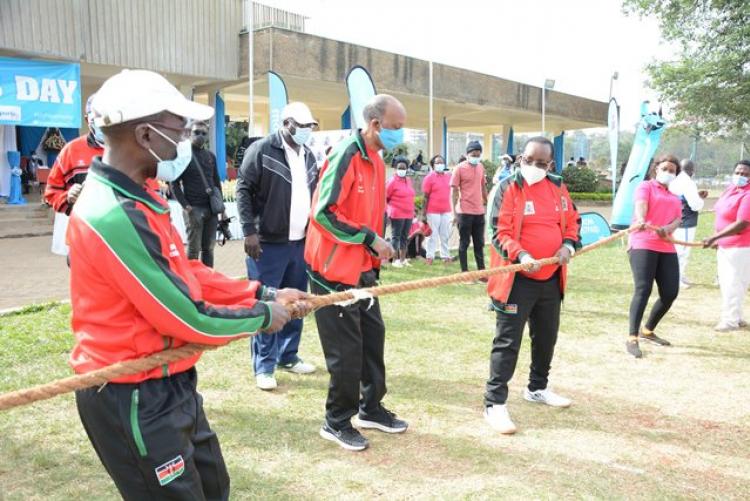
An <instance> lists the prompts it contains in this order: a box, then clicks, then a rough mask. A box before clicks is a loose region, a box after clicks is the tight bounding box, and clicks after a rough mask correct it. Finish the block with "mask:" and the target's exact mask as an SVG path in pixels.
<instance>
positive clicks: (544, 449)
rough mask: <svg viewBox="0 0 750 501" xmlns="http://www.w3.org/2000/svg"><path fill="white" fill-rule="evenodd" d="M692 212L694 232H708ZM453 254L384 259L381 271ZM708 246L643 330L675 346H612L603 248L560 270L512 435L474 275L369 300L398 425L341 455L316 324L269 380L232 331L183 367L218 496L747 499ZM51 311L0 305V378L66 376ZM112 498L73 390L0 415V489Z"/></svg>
mask: <svg viewBox="0 0 750 501" xmlns="http://www.w3.org/2000/svg"><path fill="white" fill-rule="evenodd" d="M709 223H710V221H709V218H707V217H704V218H703V220H702V227H701V229H700V230H699V231H698V235H699V236H704V235H707V234H708V233H709V229H708V228H709ZM455 271H457V266H456V265H451V266H444V265H442V264H440V265H434V266H432V267H427V266H425V265H423V264H418V265H415V266H414V267H412V268H408V269H402V270H387V271H386V272H385V273H384V283H393V282H399V281H404V280H412V279H417V278H423V277H426V276H437V275H440V274H444V273H448V272H455ZM714 274H715V257H714V253H713V251H703V250H694V251H693V259H692V261H691V263H690V267H689V275H690V277H691V278H692V280H693V281H694V282H696V284H697V285H695V286H694V287H693V288H691V289H689V290H686V291H683V292H681V294H680V297H679V298H678V300H677V302H676V304H675V306H674V307H673V309H672V311H671V312H670V313H669V314H668V315H667V317H666V318H665V320H664V322H663V323H662V325H661V326H660V327H659V329H658V333H659V335H661V336H664V337H666V338H667V339H670V340H671V341H672V342H673V343H674V346H673V347H671V348H659V347H651V346H645V347H644V350H645V358H643V359H641V360H635V359H633V358H632V357H630V356H628V355H627V354H626V353H625V347H624V341H625V338H626V335H627V308H628V304H629V301H630V294H631V292H632V283H631V278H630V270H629V267H628V264H627V255H626V253H625V250H624V248H623V247H622V246H620V245H619V244H615V245H612V246H610V247H608V248H605V249H602V250H599V251H595V252H593V253H591V254H589V255H584V256H581V257H580V258H577V259H576V260H574V262H573V263H572V265H571V283H570V288H569V291H568V294H567V296H566V298H565V303H564V307H563V314H562V327H561V332H560V339H559V342H558V345H557V353H556V355H555V360H554V362H553V368H552V375H551V384H552V385H553V387H554V388H555V389H556V390H558V391H559V392H560V393H562V394H563V395H566V396H569V397H571V398H573V400H574V405H573V406H572V407H571V408H570V409H566V410H558V409H551V408H546V407H541V406H538V405H535V404H531V403H528V402H525V401H524V400H523V399H522V397H521V395H520V394H521V391H522V389H523V386H524V383H525V381H526V378H527V370H528V364H529V346H528V339H525V340H524V345H523V347H522V352H521V357H520V360H519V363H518V369H517V372H516V377H515V379H514V380H513V382H512V383H511V395H510V398H509V401H508V405H509V409H510V412H511V415H512V416H513V418H514V420H515V422H516V424H517V425H518V427H519V433H518V434H517V435H515V436H511V437H506V436H500V435H497V434H495V433H493V432H492V431H491V430H490V429H489V427H488V426H486V425H485V423H484V421H483V419H482V415H481V412H482V395H483V391H484V382H485V379H486V377H487V372H488V357H489V350H490V345H491V341H492V337H493V328H494V318H493V314H491V313H490V312H488V311H487V303H488V300H487V296H486V293H485V291H484V288H483V287H481V286H478V285H462V286H448V287H444V288H440V289H433V290H425V291H420V292H413V293H407V294H401V295H397V296H395V295H394V296H389V297H385V298H383V299H382V305H383V315H384V317H385V322H386V326H387V330H388V333H387V341H386V365H387V369H388V387H389V392H388V395H387V396H386V398H385V403H386V405H387V406H388V407H389V408H391V409H393V410H395V411H396V412H397V413H398V414H399V416H401V417H403V418H405V419H407V420H408V421H409V423H410V428H409V430H408V432H407V433H406V434H404V435H401V436H389V435H385V434H381V433H378V432H375V431H368V432H367V433H366V435H367V436H368V438H369V439H370V441H371V447H370V449H369V450H367V451H365V452H362V453H351V452H347V451H344V450H343V449H340V448H338V447H337V446H335V445H334V444H332V443H330V442H326V441H323V440H322V439H320V438H319V437H318V434H317V432H318V428H319V426H320V424H321V422H322V416H323V403H324V399H325V394H326V385H327V381H328V377H327V374H326V373H325V370H324V362H323V356H322V353H321V349H320V344H319V341H318V337H317V333H316V329H315V324H314V321H310V322H308V323H307V324H306V326H305V334H304V336H303V341H302V347H301V350H300V353H301V354H302V356H303V357H304V358H305V359H306V360H308V361H310V362H313V363H315V364H317V365H318V366H319V367H320V368H321V369H322V370H319V371H318V373H316V374H315V375H312V376H292V375H288V374H280V375H279V376H278V378H279V383H280V388H279V390H278V391H275V392H272V393H264V392H261V391H260V390H257V389H256V388H255V385H254V381H253V377H252V374H251V368H250V363H249V353H248V343H247V342H245V341H241V342H238V343H235V344H233V345H231V346H229V347H227V348H224V349H221V350H218V351H215V352H211V353H207V354H206V355H205V356H204V357H203V359H202V361H201V362H200V364H199V366H198V370H199V374H200V383H199V387H200V390H201V392H202V393H203V395H204V397H205V407H206V413H207V415H208V418H209V420H210V422H211V423H212V426H213V427H214V428H215V429H216V431H217V432H218V434H219V437H220V439H221V443H222V448H223V451H224V456H225V459H226V462H227V465H228V468H229V472H230V475H231V478H232V498H233V499H321V498H325V499H337V498H338V499H343V498H347V499H372V498H374V497H382V498H384V499H396V498H410V499H411V498H416V499H427V498H441V499H455V498H479V499H482V498H485V499H490V498H491V499H497V498H514V499H529V498H571V497H574V498H606V499H626V498H631V499H632V498H641V499H654V498H657V499H662V498H670V499H674V498H714V499H747V498H748V497H749V496H750V434H749V433H748V431H747V430H748V428H749V427H750V403H748V401H749V400H748V397H750V380H749V379H748V377H747V375H748V367H749V365H748V362H750V331H740V332H734V333H728V334H716V333H714V332H713V331H712V326H713V325H714V324H715V323H716V321H717V319H718V315H719V291H718V288H717V287H715V286H714V285H713V280H714ZM69 314H70V310H69V308H68V307H67V306H53V307H50V308H48V309H41V310H39V311H30V312H27V313H23V314H18V315H14V316H8V317H3V318H0V346H1V347H2V349H1V350H0V391H9V390H13V389H18V388H23V387H26V386H28V385H31V384H35V383H41V382H45V381H49V380H51V379H54V378H58V377H62V376H65V375H68V374H69V373H70V370H69V368H68V366H67V355H68V351H69V349H70V347H71V345H72V337H71V335H70V333H69V331H68V316H69ZM116 497H117V493H116V491H115V489H114V486H113V484H112V482H111V481H110V479H109V477H108V476H107V475H106V473H105V471H104V469H103V467H102V466H101V464H100V463H99V461H98V459H97V457H96V455H95V453H94V451H93V449H92V448H91V446H90V444H89V442H88V440H87V438H86V436H85V434H84V432H83V429H82V427H81V425H80V422H79V420H78V416H77V413H76V410H75V405H74V400H73V397H72V395H65V396H62V397H58V398H56V399H54V400H50V401H46V402H41V403H37V404H35V405H32V406H28V407H23V408H19V409H14V410H12V411H7V412H0V499H8V500H11V499H13V500H15V499H23V500H26V499H44V500H48V499H61V500H62V499H87V500H88V499H112V498H116Z"/></svg>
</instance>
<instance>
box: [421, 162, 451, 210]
mask: <svg viewBox="0 0 750 501" xmlns="http://www.w3.org/2000/svg"><path fill="white" fill-rule="evenodd" d="M422 191H423V192H424V194H425V196H426V197H428V200H427V214H445V213H446V212H450V211H451V175H450V173H447V172H435V171H433V172H430V173H429V174H427V176H426V177H425V178H424V181H422Z"/></svg>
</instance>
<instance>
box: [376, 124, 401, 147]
mask: <svg viewBox="0 0 750 501" xmlns="http://www.w3.org/2000/svg"><path fill="white" fill-rule="evenodd" d="M380 142H381V143H383V147H384V148H385V149H386V150H392V149H393V148H395V147H396V146H398V145H399V144H401V143H403V142H404V129H403V128H401V129H386V128H385V127H383V128H382V129H380Z"/></svg>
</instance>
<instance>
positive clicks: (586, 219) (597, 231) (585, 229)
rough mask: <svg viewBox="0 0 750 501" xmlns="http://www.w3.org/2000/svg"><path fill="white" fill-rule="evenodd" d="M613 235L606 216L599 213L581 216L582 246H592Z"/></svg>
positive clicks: (588, 213) (586, 213) (585, 213)
mask: <svg viewBox="0 0 750 501" xmlns="http://www.w3.org/2000/svg"><path fill="white" fill-rule="evenodd" d="M611 234H612V231H611V230H610V229H609V224H607V220H606V219H604V216H602V215H601V214H599V213H598V212H584V213H582V214H581V245H591V244H593V243H596V242H598V241H599V240H601V239H603V238H607V237H608V236H610V235H611Z"/></svg>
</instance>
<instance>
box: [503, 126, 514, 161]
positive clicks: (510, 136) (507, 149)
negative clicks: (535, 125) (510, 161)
mask: <svg viewBox="0 0 750 501" xmlns="http://www.w3.org/2000/svg"><path fill="white" fill-rule="evenodd" d="M505 153H507V154H508V155H513V127H511V128H510V130H509V131H508V144H507V145H506V147H505Z"/></svg>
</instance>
